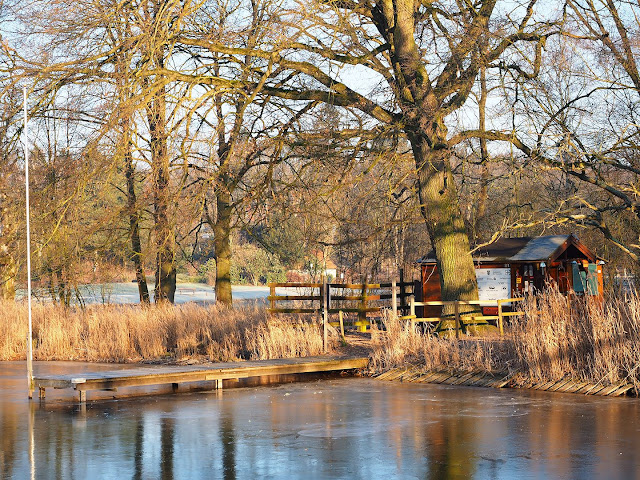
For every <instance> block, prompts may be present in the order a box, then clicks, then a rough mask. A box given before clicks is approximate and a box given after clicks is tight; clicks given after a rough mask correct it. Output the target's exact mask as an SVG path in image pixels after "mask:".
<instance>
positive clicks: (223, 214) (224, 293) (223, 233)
mask: <svg viewBox="0 0 640 480" xmlns="http://www.w3.org/2000/svg"><path fill="white" fill-rule="evenodd" d="M216 207H217V208H216V210H217V218H216V221H215V223H214V224H213V236H214V244H215V254H216V302H219V303H221V304H223V305H232V303H233V296H232V293H231V213H232V207H231V197H230V195H229V193H227V192H218V193H217V195H216Z"/></svg>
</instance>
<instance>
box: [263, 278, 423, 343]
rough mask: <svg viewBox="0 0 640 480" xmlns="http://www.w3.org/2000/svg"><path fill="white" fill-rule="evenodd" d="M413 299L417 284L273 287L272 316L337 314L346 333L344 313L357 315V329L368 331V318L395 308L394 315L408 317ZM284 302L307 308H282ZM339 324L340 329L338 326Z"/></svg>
mask: <svg viewBox="0 0 640 480" xmlns="http://www.w3.org/2000/svg"><path fill="white" fill-rule="evenodd" d="M276 288H298V289H302V290H303V292H302V293H300V294H295V295H291V294H286V295H277V294H276ZM410 298H413V282H395V281H394V282H387V283H327V282H323V283H270V284H269V296H268V297H267V300H268V301H269V309H268V311H269V312H270V313H317V314H321V315H322V314H324V313H325V312H326V313H327V315H329V314H335V313H337V314H338V315H339V317H340V323H339V324H340V325H341V329H343V328H344V327H343V325H344V319H343V314H344V313H357V316H358V320H357V321H356V322H353V325H355V326H356V327H358V330H360V331H366V327H367V325H368V324H369V322H368V321H367V314H369V313H376V312H380V311H381V310H382V309H383V308H391V309H393V311H394V312H396V313H397V312H398V311H401V312H402V313H408V311H409V302H408V300H409V299H410ZM283 302H297V303H299V304H300V303H302V304H303V306H300V305H296V306H281V304H282V303H283ZM331 323H335V324H336V326H338V325H339V324H338V322H331Z"/></svg>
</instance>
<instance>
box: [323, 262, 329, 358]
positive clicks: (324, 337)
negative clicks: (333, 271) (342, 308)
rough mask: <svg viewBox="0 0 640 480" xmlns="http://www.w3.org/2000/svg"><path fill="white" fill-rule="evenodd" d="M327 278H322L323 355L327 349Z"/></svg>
mask: <svg viewBox="0 0 640 480" xmlns="http://www.w3.org/2000/svg"><path fill="white" fill-rule="evenodd" d="M327 288H328V285H327V277H325V276H324V275H323V276H322V291H323V293H322V347H323V350H324V353H327V351H328V350H329V347H328V345H327V323H328V322H329V305H328V304H327V303H328V302H327V300H328V299H329V295H328V294H327V293H328V292H327Z"/></svg>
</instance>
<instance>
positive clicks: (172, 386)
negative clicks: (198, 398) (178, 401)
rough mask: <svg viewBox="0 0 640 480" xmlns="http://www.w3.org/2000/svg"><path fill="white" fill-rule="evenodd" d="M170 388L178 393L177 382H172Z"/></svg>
mask: <svg viewBox="0 0 640 480" xmlns="http://www.w3.org/2000/svg"><path fill="white" fill-rule="evenodd" d="M171 390H172V391H173V393H178V384H177V383H172V384H171Z"/></svg>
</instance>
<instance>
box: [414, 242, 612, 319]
mask: <svg viewBox="0 0 640 480" xmlns="http://www.w3.org/2000/svg"><path fill="white" fill-rule="evenodd" d="M473 261H474V263H475V265H476V278H477V279H478V296H479V299H480V300H499V299H505V298H512V297H520V296H522V295H524V294H531V293H534V292H535V291H536V290H541V289H543V288H544V286H545V285H546V284H547V283H548V282H555V283H556V284H557V285H558V288H559V289H560V291H561V292H563V293H567V292H575V293H576V294H579V295H584V294H586V295H602V293H603V277H602V266H603V265H604V262H603V261H602V260H601V259H600V258H598V257H596V255H595V254H594V253H593V252H592V251H591V250H589V248H587V247H586V246H585V245H584V244H583V243H581V242H580V240H578V238H577V237H576V236H575V235H547V236H544V237H519V238H501V239H499V240H497V241H495V242H494V243H492V244H490V245H487V246H485V247H481V248H479V249H478V250H476V251H475V252H474V253H473ZM417 263H418V264H419V265H420V267H421V274H422V276H421V284H422V289H421V290H422V291H421V292H420V293H421V294H422V298H421V299H420V301H429V300H441V296H440V275H439V273H438V267H437V266H436V260H435V254H434V253H433V252H431V253H429V254H427V255H425V256H424V257H422V258H420V259H419V260H418V262H417ZM428 308H429V309H430V310H431V309H432V308H431V307H428ZM437 309H439V307H436V308H434V309H433V310H434V311H433V312H429V311H428V312H424V314H425V316H433V315H437V314H438V312H436V311H435V310H437ZM494 309H495V310H497V307H495V308H493V307H484V308H483V311H484V314H485V315H493V314H494V313H492V311H493V310H494Z"/></svg>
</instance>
